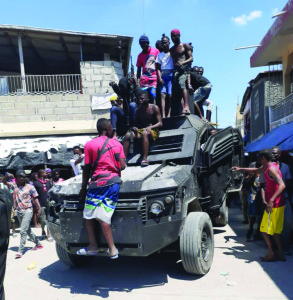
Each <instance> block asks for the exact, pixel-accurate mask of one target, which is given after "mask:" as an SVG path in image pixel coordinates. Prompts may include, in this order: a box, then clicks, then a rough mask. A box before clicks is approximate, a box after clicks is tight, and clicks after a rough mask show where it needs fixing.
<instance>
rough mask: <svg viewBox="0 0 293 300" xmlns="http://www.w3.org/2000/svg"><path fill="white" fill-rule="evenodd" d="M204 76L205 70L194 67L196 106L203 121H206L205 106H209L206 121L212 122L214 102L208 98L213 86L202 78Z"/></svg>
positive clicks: (192, 76)
mask: <svg viewBox="0 0 293 300" xmlns="http://www.w3.org/2000/svg"><path fill="white" fill-rule="evenodd" d="M202 74H203V68H202V67H201V68H199V67H196V66H195V67H193V68H192V71H191V75H190V76H191V78H190V79H191V85H192V87H193V89H194V90H195V92H194V106H195V109H196V111H197V113H198V114H199V116H200V117H201V119H204V111H203V107H202V106H203V105H205V106H207V112H206V119H207V120H208V121H209V122H210V121H211V116H212V108H213V102H212V101H210V100H208V97H209V95H210V93H211V90H212V85H211V83H210V81H209V80H208V79H207V78H205V77H204V76H202Z"/></svg>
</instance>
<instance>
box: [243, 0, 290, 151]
mask: <svg viewBox="0 0 293 300" xmlns="http://www.w3.org/2000/svg"><path fill="white" fill-rule="evenodd" d="M292 24H293V0H290V1H288V3H287V4H286V6H285V7H284V9H283V13H282V14H280V15H279V16H278V17H277V18H276V20H275V22H274V23H273V25H272V26H271V28H270V29H269V31H268V32H267V34H266V35H265V36H264V38H263V40H262V41H261V43H260V47H258V48H257V49H256V51H255V52H254V53H253V55H252V56H251V58H250V65H251V67H260V66H267V67H268V71H267V72H263V73H260V74H259V75H258V76H257V77H256V78H255V79H254V80H252V81H250V83H249V86H248V88H247V89H246V92H245V94H244V96H243V101H242V104H241V109H240V111H241V113H242V114H243V115H244V128H245V141H246V143H247V144H248V146H247V148H246V149H247V150H251V151H252V150H256V149H257V150H259V149H258V148H259V147H261V146H259V147H255V145H257V142H258V141H259V144H260V143H261V141H263V140H264V139H265V140H266V141H267V140H268V138H266V136H267V135H268V133H269V135H268V136H276V137H280V140H278V139H275V140H272V141H271V144H272V146H273V145H277V144H279V145H281V143H282V142H284V141H285V140H286V139H288V138H290V137H291V135H293V122H292V121H293V71H292V67H293V39H292V33H293V26H292ZM291 122H292V132H291V130H289V131H288V128H289V127H290V126H291V125H289V126H286V133H285V135H284V136H283V135H281V134H277V133H276V131H274V132H273V133H272V134H270V133H271V132H272V130H274V129H275V130H276V129H277V128H278V127H280V126H282V125H285V124H287V123H290V124H291ZM290 128H291V127H290ZM281 131H282V129H281V128H280V132H281ZM282 139H283V140H282ZM250 145H252V146H250ZM265 145H266V146H269V145H270V143H269V142H267V143H266V144H265ZM290 147H291V146H290ZM290 147H289V148H290ZM286 148H288V143H287V144H286ZM292 149H293V145H292ZM287 150H290V149H287Z"/></svg>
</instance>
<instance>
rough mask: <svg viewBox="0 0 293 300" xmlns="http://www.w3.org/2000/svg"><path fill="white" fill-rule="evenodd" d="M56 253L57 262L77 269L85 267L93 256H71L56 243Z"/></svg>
mask: <svg viewBox="0 0 293 300" xmlns="http://www.w3.org/2000/svg"><path fill="white" fill-rule="evenodd" d="M56 252H57V255H58V258H59V260H60V261H61V262H62V263H64V264H65V265H66V266H69V267H72V268H79V267H83V266H85V265H87V264H88V263H89V262H90V261H92V259H93V258H94V257H93V256H80V255H73V254H70V253H68V252H66V251H65V249H63V248H62V247H61V246H60V245H59V244H57V243H56Z"/></svg>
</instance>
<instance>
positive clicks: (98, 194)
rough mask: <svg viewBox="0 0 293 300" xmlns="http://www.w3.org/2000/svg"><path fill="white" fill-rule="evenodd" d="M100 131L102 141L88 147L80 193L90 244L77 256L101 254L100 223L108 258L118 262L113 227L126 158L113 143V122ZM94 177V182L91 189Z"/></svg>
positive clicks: (103, 123)
mask: <svg viewBox="0 0 293 300" xmlns="http://www.w3.org/2000/svg"><path fill="white" fill-rule="evenodd" d="M97 130H98V133H99V137H97V138H95V139H93V140H91V141H89V142H87V143H86V144H85V146H84V154H85V166H84V171H83V176H82V188H81V192H80V195H81V197H82V198H83V199H84V198H85V206H84V211H83V217H84V218H85V219H86V225H87V230H88V235H89V240H90V244H89V246H88V247H87V248H82V249H80V250H78V251H77V254H78V255H97V254H98V244H97V240H96V236H95V224H96V223H95V219H96V220H98V221H99V223H100V225H101V228H102V231H103V234H104V236H105V238H106V240H107V242H108V246H109V250H108V254H109V256H110V258H111V259H116V258H118V255H119V253H118V250H117V248H116V247H115V244H114V241H113V236H112V231H111V226H110V224H111V218H112V215H113V213H114V211H115V208H116V205H117V201H118V195H119V188H120V184H121V179H120V176H121V170H123V169H124V168H125V155H124V152H123V147H122V145H121V144H120V143H119V142H118V141H117V140H116V139H112V137H113V129H112V126H111V123H110V121H109V120H107V119H104V118H102V119H99V120H98V122H97ZM91 171H92V177H91V176H90V174H91ZM90 177H91V181H90V183H89V186H88V188H87V185H88V181H89V179H90Z"/></svg>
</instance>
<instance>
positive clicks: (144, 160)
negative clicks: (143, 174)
mask: <svg viewBox="0 0 293 300" xmlns="http://www.w3.org/2000/svg"><path fill="white" fill-rule="evenodd" d="M148 165H149V162H148V161H147V160H146V159H143V160H142V161H141V166H142V167H147V166H148Z"/></svg>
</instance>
